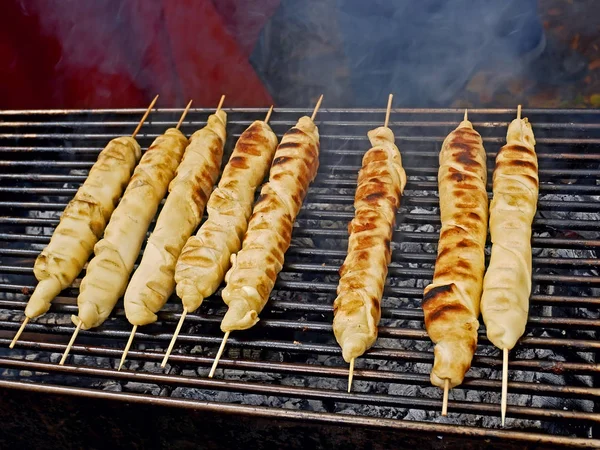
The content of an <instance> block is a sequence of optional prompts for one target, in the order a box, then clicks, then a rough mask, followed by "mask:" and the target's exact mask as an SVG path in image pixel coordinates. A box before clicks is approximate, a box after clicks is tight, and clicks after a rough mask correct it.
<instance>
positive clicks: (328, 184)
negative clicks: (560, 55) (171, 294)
mask: <svg viewBox="0 0 600 450" xmlns="http://www.w3.org/2000/svg"><path fill="white" fill-rule="evenodd" d="M225 110H226V111H227V112H228V114H229V122H228V133H229V136H228V140H227V144H226V158H227V157H228V155H229V152H230V151H231V149H232V146H233V144H234V143H235V140H236V139H237V137H238V136H239V135H240V133H241V132H242V131H243V130H244V128H245V127H246V126H247V125H249V124H250V123H251V122H252V121H253V120H255V119H261V118H262V117H263V115H264V113H265V112H266V109H265V108H255V109H245V110H237V109H225ZM181 111H182V109H159V110H158V111H156V112H153V113H152V114H151V116H150V121H149V122H148V123H147V124H145V125H144V128H143V129H142V132H141V134H140V135H139V139H140V142H141V144H142V145H143V146H147V145H149V144H150V142H151V140H152V139H153V138H154V137H155V136H157V135H158V134H160V133H161V132H162V131H163V130H164V129H165V128H167V127H170V126H173V124H174V121H175V118H176V117H177V115H178V114H179V113H180V112H181ZM212 111H213V110H212V109H210V108H202V109H192V110H191V112H190V114H189V115H188V120H187V121H186V122H185V123H184V124H183V131H184V132H186V133H191V132H193V131H194V130H195V129H197V128H199V127H201V126H203V125H204V124H205V123H206V122H205V120H206V115H207V114H208V113H212ZM141 112H142V110H140V109H125V110H49V111H39V110H34V111H0V168H1V171H2V173H1V174H0V346H2V347H1V348H0V368H3V369H4V373H5V375H6V376H7V377H8V379H7V380H13V381H7V380H1V382H0V386H5V387H10V388H22V389H36V390H38V391H48V392H55V393H64V394H65V395H85V396H98V397H103V398H109V397H110V398H115V399H122V400H128V401H130V399H136V400H135V401H140V402H144V401H146V399H148V400H151V401H154V402H156V401H159V400H160V401H164V402H174V403H173V404H177V405H179V406H183V407H195V408H196V407H197V408H203V409H207V410H209V409H210V408H213V407H215V406H216V405H219V407H221V405H225V407H226V408H230V409H231V411H240V412H241V411H245V408H248V407H250V406H248V405H252V408H254V410H260V411H263V410H264V412H263V414H267V415H268V414H273V415H274V416H281V417H283V416H285V415H294V414H298V415H299V416H298V417H302V418H306V417H312V418H314V420H330V421H333V422H334V423H335V422H336V421H337V422H339V423H341V422H344V423H349V421H352V420H356V421H357V423H363V424H365V423H370V422H369V421H374V422H377V423H378V424H385V427H397V426H400V427H404V426H406V427H409V428H410V429H413V430H417V429H420V427H423V430H425V429H427V430H428V432H432V433H450V432H452V433H454V434H458V435H464V436H467V435H471V436H472V435H477V434H478V433H479V434H480V435H481V436H500V437H503V438H506V439H513V440H514V439H516V440H521V442H538V443H546V444H551V443H558V442H560V443H562V444H569V445H580V446H591V447H594V446H595V447H597V446H598V445H600V443H599V441H597V440H594V439H598V437H599V430H600V427H599V426H598V422H600V407H599V401H598V398H599V397H600V385H599V382H598V380H599V373H600V361H599V360H598V354H599V350H600V340H598V330H599V329H600V273H599V272H598V265H599V264H598V255H597V249H598V248H599V247H600V225H599V224H600V207H599V206H598V205H599V203H598V198H600V111H595V110H545V109H528V110H524V111H523V113H524V115H526V116H528V117H529V119H530V121H531V122H532V123H533V126H534V130H535V133H536V140H537V144H538V145H537V152H538V157H539V161H540V180H541V185H540V201H539V205H538V214H537V217H536V220H535V223H534V237H533V239H532V245H533V247H534V254H533V264H534V276H533V280H534V288H533V294H532V297H531V305H532V306H531V312H530V320H529V323H528V327H527V331H526V335H525V336H524V337H523V338H522V340H521V341H520V343H519V345H518V346H517V348H516V349H515V351H514V352H512V354H511V355H512V356H511V357H512V358H513V359H511V362H510V370H511V377H512V379H511V381H510V383H509V392H510V395H509V404H510V405H509V416H510V418H511V422H510V426H511V427H513V429H511V430H495V429H493V428H490V425H489V424H493V425H492V427H493V426H498V425H497V423H498V422H494V421H495V420H497V416H498V415H499V405H498V402H499V391H500V373H499V369H500V368H501V358H500V356H499V354H498V351H497V350H496V349H494V348H493V347H492V346H491V345H490V343H489V341H488V340H487V338H486V336H485V330H484V329H483V327H482V329H481V330H480V339H479V344H480V345H479V347H478V352H477V355H476V357H475V359H474V361H473V368H472V370H471V371H470V372H469V374H468V375H469V376H468V379H467V380H466V382H465V383H464V385H462V386H460V387H459V388H458V389H455V390H454V392H453V395H454V396H455V397H454V398H451V401H450V409H451V411H452V414H451V419H450V421H451V422H452V425H451V426H450V425H444V424H440V423H435V422H436V421H437V416H438V414H439V407H440V401H441V397H440V392H439V390H438V389H436V388H433V387H431V386H430V384H429V370H430V367H431V363H432V361H433V355H432V352H431V343H430V342H429V339H428V337H427V335H426V333H425V331H424V329H423V314H422V311H421V309H420V299H421V298H422V291H423V287H424V286H425V285H426V284H427V283H428V281H429V280H430V279H431V276H432V272H433V264H434V263H435V252H436V246H437V240H438V237H439V236H438V230H439V226H440V223H439V214H438V211H437V208H438V198H437V182H436V177H437V155H438V153H437V152H438V151H439V146H440V144H441V142H442V141H443V139H444V138H445V136H446V134H447V133H448V132H449V131H450V130H451V129H453V128H454V127H455V126H456V124H457V122H458V121H459V120H460V118H461V117H462V113H463V111H462V110H456V109H405V108H397V109H395V110H394V111H393V113H392V119H391V127H392V129H393V130H394V132H395V134H396V137H397V141H398V143H399V147H400V149H401V152H402V156H403V160H404V165H405V168H406V170H407V173H408V175H409V181H408V185H407V188H406V191H405V195H404V198H403V201H402V208H401V210H400V212H399V214H398V217H397V221H396V223H397V226H396V232H395V234H394V240H393V250H394V251H393V253H392V263H391V264H390V267H389V274H388V283H387V285H386V290H385V298H384V300H383V305H382V306H383V308H382V323H381V327H380V333H379V336H380V339H379V340H378V342H377V344H376V346H375V347H374V348H372V349H371V350H369V351H368V352H367V354H366V355H365V357H364V358H361V359H360V361H357V368H356V373H355V378H356V380H357V381H356V385H355V390H354V392H353V393H350V394H348V393H347V392H346V391H345V383H346V380H345V379H346V376H347V365H346V364H345V363H344V362H343V361H342V359H341V356H340V350H339V347H338V346H337V344H336V343H335V341H334V339H333V336H332V332H331V317H332V306H331V303H332V300H333V298H334V296H335V291H336V287H337V271H338V269H339V266H340V264H341V262H342V261H343V258H344V257H345V248H346V246H347V237H348V235H347V231H346V226H347V223H348V221H349V220H351V218H352V217H353V208H352V203H353V196H354V189H355V182H356V174H357V171H358V169H359V166H360V161H361V158H362V155H363V153H364V151H365V150H367V148H368V146H369V144H368V140H367V138H366V132H367V131H368V130H369V129H371V128H374V127H376V126H380V125H381V121H382V119H383V112H384V111H383V109H352V110H347V109H324V110H321V112H320V113H319V120H320V122H319V123H318V125H319V128H320V132H321V166H320V170H319V174H318V176H317V179H316V180H315V182H314V183H313V185H312V187H311V188H310V190H309V194H308V196H307V199H306V201H305V205H304V207H303V209H302V212H301V214H300V216H299V217H298V220H297V223H296V224H295V227H294V239H293V243H292V247H291V248H290V250H289V251H288V253H287V255H286V263H285V266H284V269H283V271H282V273H281V275H280V277H279V279H278V281H277V284H276V287H275V290H274V292H273V294H272V299H271V301H270V303H269V305H268V306H267V308H266V309H265V311H264V312H263V314H262V316H261V321H260V322H259V324H258V325H257V326H256V327H255V328H254V329H252V330H249V331H247V332H244V333H237V335H235V336H232V337H231V339H230V343H229V347H228V352H229V353H228V354H226V355H224V357H223V359H222V360H221V366H220V367H222V369H223V371H222V373H221V374H220V378H219V379H215V380H209V379H207V378H206V373H207V371H208V367H209V366H210V364H211V363H212V357H213V356H214V354H215V352H216V349H217V347H218V345H219V344H220V341H221V338H222V334H221V332H220V330H219V322H220V319H221V317H222V314H223V311H224V306H223V304H222V301H221V299H220V297H219V295H218V294H217V295H215V296H213V297H211V298H208V299H206V300H205V302H204V305H203V306H202V308H201V309H200V310H199V311H198V312H197V313H196V314H192V315H190V316H188V319H187V321H186V325H185V327H184V329H183V330H182V333H181V335H180V338H179V340H178V345H177V347H176V351H175V352H174V353H173V355H172V358H171V360H170V364H171V368H170V370H169V371H168V372H165V371H163V370H162V369H161V368H160V367H159V365H158V363H159V362H160V360H161V358H162V355H163V353H164V350H165V348H166V345H167V344H168V341H169V340H170V337H171V333H172V332H173V330H174V328H175V324H176V322H177V321H178V319H179V317H180V315H181V305H180V302H179V301H178V300H177V299H176V298H173V299H172V300H171V302H170V303H168V304H167V306H166V308H165V309H164V310H163V311H161V312H160V313H159V315H158V317H159V321H158V322H157V323H156V324H153V325H149V326H147V327H141V328H140V329H138V332H137V334H136V338H135V341H134V346H133V348H132V350H131V352H130V354H129V360H128V362H127V365H126V368H128V369H127V370H124V371H122V372H117V371H116V370H115V367H116V364H117V362H118V359H119V358H120V356H121V350H122V348H123V346H124V344H125V341H126V339H127V337H128V335H129V332H130V329H131V327H130V325H129V324H128V323H127V321H126V319H125V316H124V311H123V309H122V305H118V307H117V308H116V310H115V312H114V314H113V315H112V317H111V319H109V320H108V321H107V322H106V323H105V324H104V325H103V326H102V327H100V328H98V329H97V330H92V331H82V332H81V335H80V339H79V341H78V343H77V344H76V345H75V347H74V348H73V351H72V354H73V358H74V359H73V361H72V362H73V364H71V365H66V366H64V367H60V366H58V365H57V364H55V362H56V360H57V358H58V356H59V354H60V353H61V352H62V351H63V350H64V348H65V344H66V342H67V340H68V338H69V336H70V334H71V333H72V330H73V326H72V325H71V323H70V320H69V317H70V315H71V314H73V313H74V312H76V297H77V294H78V286H79V283H80V281H81V276H83V274H82V275H81V276H80V278H78V279H77V280H76V281H75V283H74V284H73V286H72V287H71V288H69V289H67V290H65V291H64V292H63V293H61V295H60V296H59V297H58V298H57V299H56V301H55V302H54V304H53V306H52V308H51V311H50V313H49V314H47V315H46V316H44V317H42V318H40V319H38V320H36V321H33V322H32V323H30V325H28V327H27V329H26V331H25V333H24V335H23V338H22V340H21V342H20V344H19V347H18V349H15V350H12V351H9V350H8V349H7V348H6V346H7V344H8V343H9V341H10V339H11V338H12V336H13V334H14V332H15V331H16V329H17V327H18V326H19V325H20V321H21V320H22V311H23V309H24V307H25V304H26V301H27V299H28V295H29V293H30V292H31V291H32V289H33V288H34V287H35V279H34V277H33V272H32V267H33V263H34V260H35V258H36V257H37V255H38V254H39V251H40V250H41V249H42V248H43V246H44V245H45V244H46V243H47V242H48V241H49V239H50V235H51V233H52V230H53V228H54V227H55V226H56V224H57V223H58V218H59V213H60V212H61V211H62V210H63V209H64V207H65V206H66V204H67V202H68V201H69V199H70V198H71V197H72V196H73V195H74V193H75V192H76V189H77V188H78V186H79V185H80V184H81V183H82V182H83V181H84V180H85V176H86V175H85V174H86V172H87V170H88V169H89V168H90V167H91V165H92V164H93V161H94V160H95V158H96V155H97V154H98V152H99V151H100V150H101V149H102V147H103V145H104V144H105V143H106V141H108V140H109V139H112V138H113V137H115V135H119V134H124V133H128V132H130V131H131V129H132V128H133V126H134V125H135V124H136V123H137V119H138V117H139V115H140V114H141ZM306 113H307V111H306V110H302V109H284V110H282V109H279V110H278V109H276V110H275V112H274V115H273V120H272V121H271V123H270V124H271V126H272V127H273V129H274V131H275V132H276V134H277V135H278V136H281V135H282V134H283V133H284V132H285V131H286V129H287V128H289V127H290V126H291V125H293V124H294V123H295V120H296V119H297V117H298V116H299V115H300V114H306ZM514 114H515V110H514V109H470V110H469V116H470V118H472V120H473V121H474V122H473V123H474V125H475V128H476V129H477V130H478V131H480V133H481V134H482V136H483V139H484V142H485V145H486V150H487V156H488V168H489V173H490V180H489V181H490V183H489V184H488V190H490V191H491V174H492V173H493V166H494V159H495V156H496V154H497V151H498V149H499V147H500V146H501V145H502V144H503V142H504V139H505V135H506V126H507V124H508V123H509V122H510V121H511V120H512V119H513V118H514ZM33 382H35V383H36V385H35V387H34V386H33V385H32V384H31V383H33ZM106 383H113V384H114V383H117V384H118V385H119V386H120V387H121V390H122V392H118V393H107V392H105V391H103V390H102V389H103V386H105V385H106ZM182 397H186V398H187V400H184V399H183V398H182ZM222 399H228V400H227V402H229V404H228V403H223V402H222V401H221V400H222ZM257 399H258V400H257ZM257 401H258V403H260V404H261V405H263V406H265V407H264V408H262V409H261V408H260V407H259V408H258V409H257V408H256V406H254V405H255V404H256V402H257ZM272 401H275V402H276V403H275V404H271V403H270V402H272ZM239 403H241V404H239ZM191 405H193V406H191ZM348 411H351V412H352V414H353V415H352V416H350V415H348V414H345V413H347V412H348ZM332 412H333V413H334V414H331V413H332ZM386 417H397V418H404V419H406V420H404V421H402V420H395V421H389V420H387V419H386ZM311 420H312V419H311ZM481 423H486V424H487V425H486V426H481ZM398 424H399V425H398ZM518 429H523V430H527V433H522V436H521V435H520V434H519V431H515V430H518ZM557 434H562V435H564V436H557Z"/></svg>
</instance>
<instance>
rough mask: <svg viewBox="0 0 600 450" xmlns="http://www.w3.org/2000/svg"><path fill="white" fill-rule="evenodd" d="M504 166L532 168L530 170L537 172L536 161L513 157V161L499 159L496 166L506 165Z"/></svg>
mask: <svg viewBox="0 0 600 450" xmlns="http://www.w3.org/2000/svg"><path fill="white" fill-rule="evenodd" d="M504 166H508V167H510V166H516V167H522V168H526V169H530V170H533V171H535V172H537V166H536V165H535V164H534V163H532V162H531V161H523V160H520V159H513V160H511V161H498V162H497V163H496V167H504Z"/></svg>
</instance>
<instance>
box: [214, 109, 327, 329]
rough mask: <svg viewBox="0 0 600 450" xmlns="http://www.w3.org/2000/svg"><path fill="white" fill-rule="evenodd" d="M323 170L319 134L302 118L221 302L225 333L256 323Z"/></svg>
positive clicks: (279, 157) (283, 149) (285, 144)
mask: <svg viewBox="0 0 600 450" xmlns="http://www.w3.org/2000/svg"><path fill="white" fill-rule="evenodd" d="M318 167H319V130H318V129H317V127H316V125H315V124H314V122H313V121H312V119H311V118H310V117H301V118H300V120H298V123H297V124H296V126H294V127H293V128H291V129H290V130H289V131H288V132H287V133H285V135H284V136H283V138H282V139H281V143H280V144H279V146H278V147H277V150H276V151H275V158H274V159H273V164H272V166H271V170H270V173H269V182H268V183H267V184H266V185H265V186H264V187H263V188H262V189H261V192H260V197H259V198H258V201H257V202H256V204H255V205H254V210H253V212H252V216H251V217H250V221H249V223H248V229H247V231H246V235H245V237H244V241H243V243H242V248H241V250H240V251H239V253H238V254H237V256H232V258H231V260H232V266H231V269H229V271H228V272H227V275H225V281H226V283H227V285H226V286H225V288H224V289H223V293H222V297H223V300H224V301H225V303H226V304H227V305H228V306H229V309H228V311H227V313H226V314H225V317H224V318H223V321H222V322H221V330H223V331H225V332H227V331H233V330H245V329H247V328H250V327H252V326H253V325H254V324H255V323H256V322H258V314H259V313H260V312H261V311H262V309H263V308H264V306H265V305H266V303H267V301H268V299H269V294H270V293H271V290H272V289H273V286H274V284H275V280H276V278H277V275H278V274H279V272H280V271H281V268H282V267H283V259H284V254H285V252H286V250H287V249H288V247H289V245H290V241H291V238H292V226H293V224H294V220H295V219H296V216H297V215H298V212H299V211H300V208H301V206H302V202H303V200H304V197H305V195H306V192H307V191H308V185H309V184H310V182H311V181H312V180H313V179H314V178H315V176H316V174H317V169H318Z"/></svg>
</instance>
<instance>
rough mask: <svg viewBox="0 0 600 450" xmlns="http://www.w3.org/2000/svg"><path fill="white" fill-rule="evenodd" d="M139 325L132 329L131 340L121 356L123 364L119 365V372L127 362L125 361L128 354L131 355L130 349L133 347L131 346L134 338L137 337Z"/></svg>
mask: <svg viewBox="0 0 600 450" xmlns="http://www.w3.org/2000/svg"><path fill="white" fill-rule="evenodd" d="M137 327H138V326H137V325H134V326H133V328H132V329H131V334H130V335H129V340H128V341H127V345H126V346H125V350H123V355H122V356H121V362H120V363H119V368H118V369H117V370H121V367H123V363H124V362H125V359H126V358H127V353H129V348H130V347H131V344H132V343H133V338H134V336H135V332H136V331H137Z"/></svg>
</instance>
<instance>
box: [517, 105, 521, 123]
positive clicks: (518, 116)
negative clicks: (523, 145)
mask: <svg viewBox="0 0 600 450" xmlns="http://www.w3.org/2000/svg"><path fill="white" fill-rule="evenodd" d="M517 119H519V120H520V119H521V105H519V106H517Z"/></svg>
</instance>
